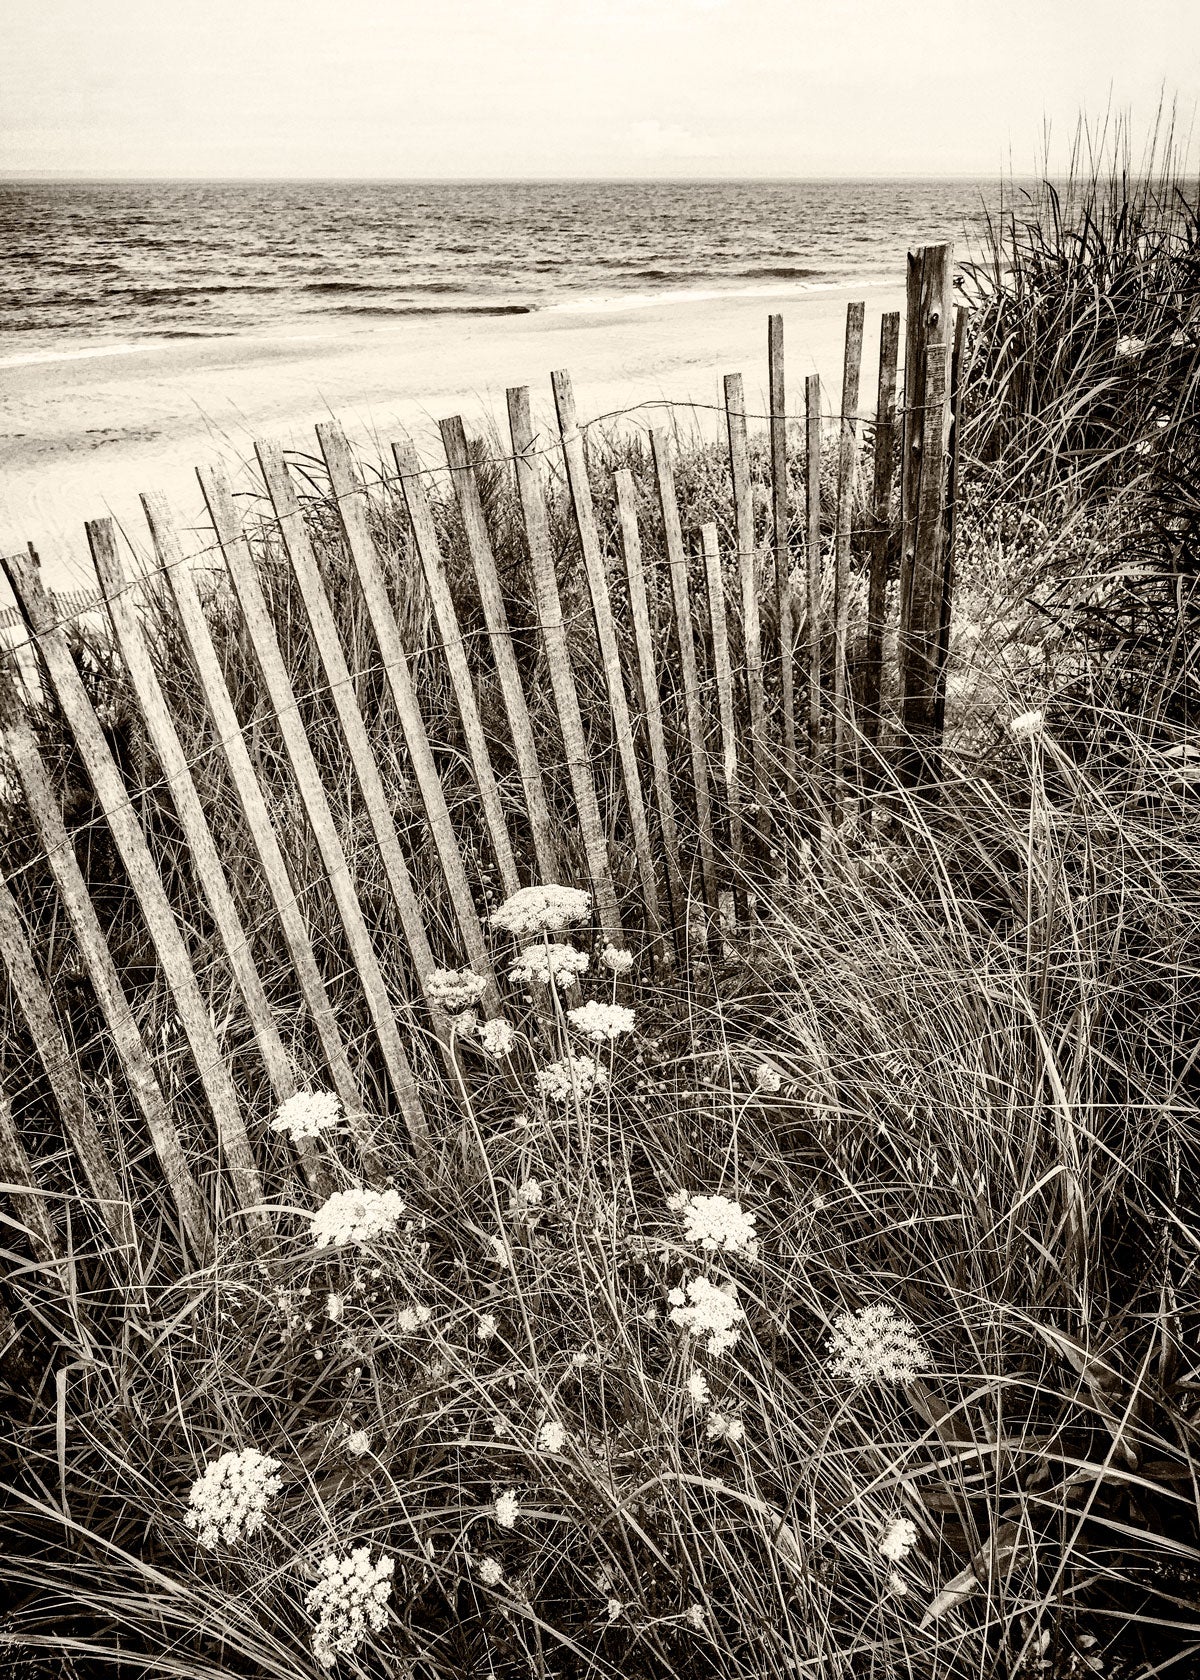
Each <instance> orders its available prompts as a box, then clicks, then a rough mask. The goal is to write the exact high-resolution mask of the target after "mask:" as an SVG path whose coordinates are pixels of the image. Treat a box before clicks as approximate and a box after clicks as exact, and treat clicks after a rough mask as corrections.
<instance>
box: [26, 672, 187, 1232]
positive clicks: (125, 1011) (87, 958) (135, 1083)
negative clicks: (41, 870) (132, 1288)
mask: <svg viewBox="0 0 1200 1680" xmlns="http://www.w3.org/2000/svg"><path fill="white" fill-rule="evenodd" d="M0 728H2V729H3V731H4V735H5V738H6V742H7V745H8V749H9V752H10V753H11V754H12V759H13V764H14V766H15V768H16V772H17V776H18V777H19V779H20V782H21V788H22V791H23V792H24V794H25V803H26V805H27V806H28V807H29V814H30V816H31V817H32V819H33V823H34V827H35V828H36V829H37V832H38V839H39V840H40V841H41V845H42V850H43V851H44V852H45V854H46V859H47V861H48V863H49V864H50V868H51V871H52V872H53V875H54V880H55V883H56V885H57V887H58V892H59V897H60V898H61V899H62V902H63V907H64V909H65V910H66V912H67V917H68V919H69V920H70V923H71V927H72V929H73V931H74V934H75V939H76V942H77V943H78V946H79V953H80V956H81V957H82V959H83V963H84V966H85V968H86V969H87V971H88V977H89V979H90V980H91V983H92V988H93V990H94V992H95V994H96V998H97V1001H98V1002H99V1004H100V1007H101V1009H102V1011H103V1013H104V1018H105V1021H106V1022H107V1024H108V1030H109V1032H110V1033H111V1034H112V1036H113V1042H114V1043H115V1044H116V1047H117V1053H118V1055H119V1056H120V1058H121V1064H122V1066H123V1067H124V1069H125V1074H126V1077H127V1079H128V1081H129V1088H130V1090H131V1091H132V1093H133V1096H134V1099H135V1100H136V1102H137V1104H138V1107H139V1108H140V1109H141V1111H142V1116H143V1118H144V1120H145V1122H146V1129H147V1130H148V1132H149V1133H150V1141H151V1143H152V1144H153V1146H154V1152H155V1154H156V1155H157V1156H158V1161H159V1165H160V1166H161V1167H162V1173H163V1178H164V1179H165V1180H166V1183H167V1188H168V1189H169V1190H170V1192H171V1195H172V1196H173V1197H174V1200H175V1205H176V1207H177V1209H178V1210H179V1217H180V1221H181V1223H182V1226H183V1230H184V1233H185V1235H186V1238H187V1240H188V1241H189V1242H190V1244H191V1246H192V1249H193V1251H194V1252H195V1254H196V1255H197V1256H198V1257H199V1258H200V1259H201V1260H204V1259H206V1258H207V1257H208V1256H209V1254H210V1253H211V1251H212V1232H211V1229H210V1226H209V1219H208V1209H207V1206H206V1205H205V1201H204V1197H203V1196H202V1195H201V1192H200V1187H199V1185H198V1184H197V1183H196V1180H195V1179H194V1177H193V1176H192V1170H191V1168H190V1166H189V1165H188V1162H187V1159H186V1157H185V1155H184V1152H183V1144H182V1142H181V1140H180V1137H179V1131H178V1128H177V1127H176V1125H175V1121H174V1119H173V1118H172V1115H171V1111H170V1109H169V1108H168V1106H167V1102H166V1099H165V1097H164V1096H163V1093H162V1088H161V1087H160V1085H159V1082H158V1078H157V1075H156V1074H155V1072H154V1066H153V1063H152V1062H151V1060H150V1056H149V1053H148V1052H147V1049H146V1046H145V1043H144V1042H143V1039H142V1035H141V1033H140V1031H139V1030H138V1026H137V1023H136V1021H135V1020H134V1018H133V1012H132V1010H131V1009H130V1007H129V1001H128V999H127V998H126V996H125V993H124V991H123V989H122V986H121V981H120V977H119V975H118V974H117V969H116V964H115V963H114V962H113V958H112V952H111V951H110V950H109V947H108V942H107V941H106V939H105V937H104V934H103V932H102V930H101V927H100V920H99V917H98V916H97V914H96V910H95V906H94V905H93V904H92V901H91V898H90V896H89V894H88V890H87V885H86V883H85V882H84V879H83V872H82V871H81V869H80V867H79V862H78V860H77V858H76V856H75V848H74V846H73V845H72V843H71V837H70V835H69V834H68V833H67V830H66V826H65V824H64V823H63V817H62V810H61V808H60V806H59V802H58V797H57V795H56V794H55V792H54V789H53V786H52V785H51V782H50V777H49V774H48V772H47V770H46V766H45V763H44V762H43V760H42V755H41V753H40V752H39V751H38V746H37V742H36V740H35V739H34V735H33V730H32V729H31V728H30V726H29V721H28V719H27V718H26V716H25V712H24V709H23V707H22V706H21V703H20V701H19V700H18V698H17V695H16V693H15V692H14V689H13V687H12V683H11V681H10V679H9V678H8V676H7V674H6V673H5V672H4V671H3V670H0Z"/></svg>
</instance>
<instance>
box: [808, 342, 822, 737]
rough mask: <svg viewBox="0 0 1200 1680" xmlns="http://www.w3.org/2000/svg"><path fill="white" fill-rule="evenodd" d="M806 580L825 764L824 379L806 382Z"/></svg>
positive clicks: (812, 713)
mask: <svg viewBox="0 0 1200 1680" xmlns="http://www.w3.org/2000/svg"><path fill="white" fill-rule="evenodd" d="M804 493H805V540H804V558H805V577H806V581H807V585H808V648H807V655H808V746H809V752H810V754H811V756H812V761H813V763H814V764H820V762H821V380H820V376H819V375H818V374H815V373H810V374H809V375H808V377H807V379H806V380H805V381H804Z"/></svg>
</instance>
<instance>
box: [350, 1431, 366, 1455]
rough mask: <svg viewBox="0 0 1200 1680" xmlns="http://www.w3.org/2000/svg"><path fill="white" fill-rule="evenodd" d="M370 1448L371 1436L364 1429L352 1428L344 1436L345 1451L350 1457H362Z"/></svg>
mask: <svg viewBox="0 0 1200 1680" xmlns="http://www.w3.org/2000/svg"><path fill="white" fill-rule="evenodd" d="M370 1450H371V1437H370V1436H369V1435H368V1434H367V1432H366V1430H365V1429H352V1430H351V1431H350V1433H349V1435H347V1437H346V1451H347V1452H348V1453H349V1454H350V1456H351V1458H362V1456H363V1454H364V1453H369V1452H370Z"/></svg>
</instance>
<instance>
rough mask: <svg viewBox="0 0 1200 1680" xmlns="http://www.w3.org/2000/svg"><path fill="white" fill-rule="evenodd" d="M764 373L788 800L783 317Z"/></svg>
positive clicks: (773, 328) (790, 638) (775, 319)
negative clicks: (768, 411) (768, 399)
mask: <svg viewBox="0 0 1200 1680" xmlns="http://www.w3.org/2000/svg"><path fill="white" fill-rule="evenodd" d="M767 368H768V382H769V385H770V391H771V537H772V546H773V547H774V550H775V613H776V617H777V618H778V621H779V695H780V703H781V713H782V717H781V727H782V733H783V779H784V786H785V787H786V789H787V792H788V796H789V798H794V797H795V793H796V677H795V652H794V626H793V617H792V615H793V606H792V564H791V556H790V555H789V553H788V524H789V522H790V519H791V507H790V494H789V488H788V464H787V388H786V385H785V383H784V364H783V316H782V315H772V316H770V317H769V319H768V328H767Z"/></svg>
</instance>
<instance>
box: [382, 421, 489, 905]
mask: <svg viewBox="0 0 1200 1680" xmlns="http://www.w3.org/2000/svg"><path fill="white" fill-rule="evenodd" d="M392 454H393V456H394V457H395V461H396V471H397V472H398V473H399V474H400V490H401V493H402V495H403V497H404V505H405V507H406V508H407V509H408V517H409V519H410V520H411V522H412V529H413V537H414V539H415V541H416V545H417V554H418V556H419V558H420V561H421V570H422V571H423V572H424V574H425V587H426V589H428V591H429V599H430V601H431V602H432V603H433V611H434V616H435V617H436V618H437V622H438V629H439V630H440V632H441V637H442V653H443V654H444V656H445V659H446V665H447V667H448V669H449V671H450V681H451V684H452V685H453V688H454V698H455V701H456V703H457V705H458V715H459V718H460V719H461V721H462V728H463V734H464V736H465V737H466V741H467V752H468V753H469V754H470V758H471V768H472V770H473V771H474V774H475V786H476V789H477V790H478V793H479V803H480V804H481V805H482V807H483V816H484V821H485V822H486V824H487V830H488V836H489V838H490V839H491V842H492V852H493V854H494V856H495V859H496V867H497V868H498V869H499V871H500V881H501V884H502V885H503V887H504V891H505V894H506V895H508V894H511V893H515V892H516V891H517V889H518V887H519V886H520V885H521V878H520V876H519V874H518V873H517V860H516V857H515V856H514V855H513V848H512V841H511V839H510V838H509V833H508V826H507V824H506V823H505V820H504V806H503V805H502V803H501V801H500V790H499V788H497V786H496V775H495V771H494V770H493V769H492V758H491V753H490V752H489V750H488V744H487V736H486V735H485V734H484V729H483V720H482V718H481V717H480V716H479V705H478V702H477V701H476V699H475V684H474V681H473V680H472V677H471V667H470V665H469V664H468V663H467V653H466V649H465V648H464V647H463V639H462V631H461V629H460V628H459V623H458V614H457V613H456V612H455V610H454V600H453V598H452V596H451V594H450V585H449V583H448V582H447V581H446V566H445V562H444V561H443V559H442V551H441V547H440V545H439V543H438V539H437V531H436V529H435V528H434V523H433V514H432V512H431V511H430V507H429V497H428V496H427V495H426V493H425V484H424V481H423V479H422V476H421V463H420V461H419V460H418V459H417V454H416V451H415V450H414V449H413V448H412V446H411V444H407V443H394V444H393V445H392Z"/></svg>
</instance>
